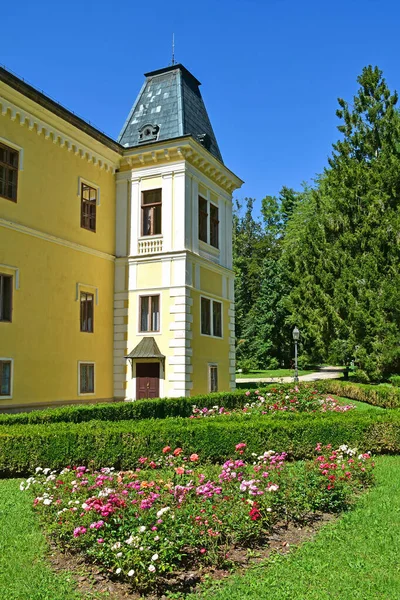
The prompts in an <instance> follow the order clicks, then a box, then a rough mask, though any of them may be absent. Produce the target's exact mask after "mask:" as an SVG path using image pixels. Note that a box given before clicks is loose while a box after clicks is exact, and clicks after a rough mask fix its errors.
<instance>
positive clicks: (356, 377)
mask: <svg viewBox="0 0 400 600" xmlns="http://www.w3.org/2000/svg"><path fill="white" fill-rule="evenodd" d="M351 380H352V381H355V382H356V383H369V382H370V378H369V375H368V373H366V372H365V371H363V370H362V369H355V371H354V372H353V373H352V375H351Z"/></svg>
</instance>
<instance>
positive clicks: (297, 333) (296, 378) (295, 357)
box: [292, 327, 300, 383]
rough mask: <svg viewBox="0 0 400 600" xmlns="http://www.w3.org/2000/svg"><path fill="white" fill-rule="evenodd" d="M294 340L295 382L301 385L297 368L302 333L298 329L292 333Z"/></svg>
mask: <svg viewBox="0 0 400 600" xmlns="http://www.w3.org/2000/svg"><path fill="white" fill-rule="evenodd" d="M292 335H293V339H294V382H295V383H299V370H298V368H297V342H298V341H299V339H300V331H299V329H298V328H297V327H295V328H294V329H293V332H292Z"/></svg>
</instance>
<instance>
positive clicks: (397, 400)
mask: <svg viewBox="0 0 400 600" xmlns="http://www.w3.org/2000/svg"><path fill="white" fill-rule="evenodd" d="M318 387H319V389H320V390H322V389H323V390H325V391H326V392H328V393H330V394H335V395H337V396H341V397H345V398H349V399H351V400H358V401H359V402H366V403H367V404H371V405H373V406H380V407H381V408H400V390H398V389H397V388H395V387H391V386H389V385H361V384H355V383H349V382H345V381H337V380H333V379H331V380H326V381H325V382H323V383H320V384H319V386H318Z"/></svg>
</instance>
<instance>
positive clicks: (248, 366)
mask: <svg viewBox="0 0 400 600" xmlns="http://www.w3.org/2000/svg"><path fill="white" fill-rule="evenodd" d="M238 367H239V369H241V370H242V373H243V374H246V373H250V372H251V371H254V370H255V369H257V364H256V362H255V361H254V360H253V359H252V358H242V360H240V361H239V362H238Z"/></svg>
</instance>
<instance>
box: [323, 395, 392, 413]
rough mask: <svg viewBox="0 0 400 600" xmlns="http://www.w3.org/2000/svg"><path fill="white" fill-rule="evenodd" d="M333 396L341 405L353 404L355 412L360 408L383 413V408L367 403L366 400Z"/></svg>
mask: <svg viewBox="0 0 400 600" xmlns="http://www.w3.org/2000/svg"><path fill="white" fill-rule="evenodd" d="M333 398H335V399H336V400H337V401H338V402H339V403H340V404H343V405H346V404H354V406H355V407H356V409H357V412H358V411H360V410H361V411H366V410H373V411H378V412H381V413H384V412H385V410H386V409H385V408H381V407H380V406H374V405H373V404H367V403H366V402H359V401H358V400H349V399H348V398H340V397H339V396H333Z"/></svg>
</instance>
